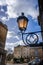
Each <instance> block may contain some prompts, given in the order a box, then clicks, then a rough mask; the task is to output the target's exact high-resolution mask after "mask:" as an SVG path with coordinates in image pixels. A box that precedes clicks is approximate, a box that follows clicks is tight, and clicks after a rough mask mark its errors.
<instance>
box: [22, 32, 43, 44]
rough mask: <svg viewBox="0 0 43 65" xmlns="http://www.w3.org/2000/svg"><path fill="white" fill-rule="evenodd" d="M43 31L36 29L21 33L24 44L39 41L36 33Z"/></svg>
mask: <svg viewBox="0 0 43 65" xmlns="http://www.w3.org/2000/svg"><path fill="white" fill-rule="evenodd" d="M40 32H43V31H36V32H30V33H24V32H21V33H22V40H23V42H24V44H25V45H29V44H37V43H38V41H39V37H38V35H37V33H40Z"/></svg>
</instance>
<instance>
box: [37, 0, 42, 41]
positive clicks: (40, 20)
mask: <svg viewBox="0 0 43 65" xmlns="http://www.w3.org/2000/svg"><path fill="white" fill-rule="evenodd" d="M38 3H39V16H38V22H39V25H40V26H41V31H43V0H38ZM42 40H43V32H42Z"/></svg>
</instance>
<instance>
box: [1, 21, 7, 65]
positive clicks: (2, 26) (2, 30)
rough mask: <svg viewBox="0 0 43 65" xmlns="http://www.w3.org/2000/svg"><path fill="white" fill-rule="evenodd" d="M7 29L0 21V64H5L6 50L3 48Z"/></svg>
mask: <svg viewBox="0 0 43 65" xmlns="http://www.w3.org/2000/svg"><path fill="white" fill-rule="evenodd" d="M7 31H8V29H7V26H6V25H5V24H3V23H2V22H0V65H5V59H6V51H5V50H4V48H5V42H6V35H7Z"/></svg>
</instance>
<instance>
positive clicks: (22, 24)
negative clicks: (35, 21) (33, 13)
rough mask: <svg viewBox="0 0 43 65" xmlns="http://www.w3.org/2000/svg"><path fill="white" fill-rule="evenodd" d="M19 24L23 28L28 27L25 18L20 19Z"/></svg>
mask: <svg viewBox="0 0 43 65" xmlns="http://www.w3.org/2000/svg"><path fill="white" fill-rule="evenodd" d="M18 26H19V28H21V29H25V28H26V27H27V21H26V20H25V19H20V20H19V22H18Z"/></svg>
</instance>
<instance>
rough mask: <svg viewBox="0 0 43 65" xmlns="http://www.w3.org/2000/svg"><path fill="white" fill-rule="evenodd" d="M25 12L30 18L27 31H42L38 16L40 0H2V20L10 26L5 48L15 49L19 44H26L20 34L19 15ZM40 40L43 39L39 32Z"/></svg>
mask: <svg viewBox="0 0 43 65" xmlns="http://www.w3.org/2000/svg"><path fill="white" fill-rule="evenodd" d="M21 12H24V14H25V16H26V17H27V18H28V19H29V23H28V26H27V30H26V32H28V31H29V32H34V31H40V30H41V28H40V26H39V25H38V20H37V16H38V15H39V7H38V0H0V20H1V21H2V22H3V23H4V24H6V25H7V26H8V33H7V38H6V44H5V49H9V48H10V49H13V48H14V47H15V46H17V45H19V44H20V45H24V44H23V42H22V38H21V35H20V36H19V35H18V32H20V31H19V29H18V25H17V22H16V21H17V17H18V16H20V15H21ZM38 36H39V42H41V41H42V37H41V34H40V33H39V34H38Z"/></svg>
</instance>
